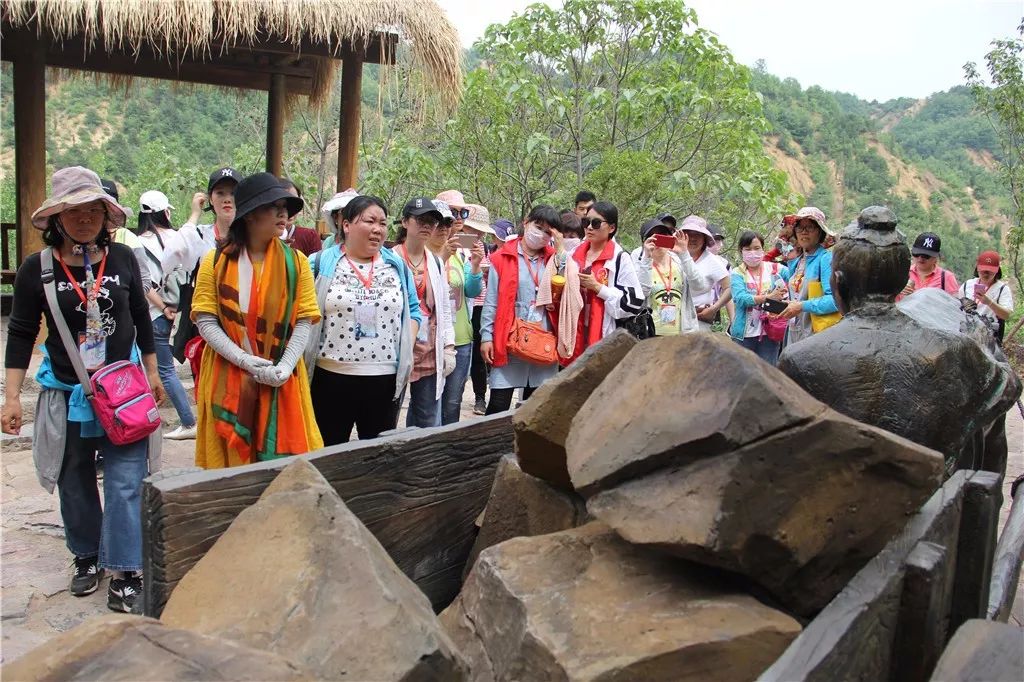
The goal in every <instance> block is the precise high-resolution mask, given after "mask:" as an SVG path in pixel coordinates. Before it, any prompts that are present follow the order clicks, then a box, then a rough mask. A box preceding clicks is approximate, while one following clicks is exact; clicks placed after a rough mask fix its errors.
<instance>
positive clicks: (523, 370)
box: [480, 206, 561, 414]
mask: <svg viewBox="0 0 1024 682" xmlns="http://www.w3.org/2000/svg"><path fill="white" fill-rule="evenodd" d="M560 226H561V220H560V219H559V216H558V213H557V212H556V211H555V209H553V208H551V207H550V206H537V207H535V208H534V209H533V210H532V211H530V215H529V216H527V218H526V220H525V221H524V223H523V231H522V237H521V238H520V239H514V240H512V241H508V242H505V245H504V246H502V247H501V248H500V249H498V250H497V251H496V252H494V253H493V254H492V255H491V271H490V273H489V275H488V280H487V298H486V300H485V301H484V310H483V314H482V316H481V324H480V337H481V339H482V342H481V344H480V355H481V356H483V359H484V362H486V363H487V364H488V365H490V366H491V373H490V377H489V383H490V386H491V397H490V402H489V403H488V405H487V414H495V413H497V412H504V411H505V410H507V409H509V407H510V406H511V405H512V394H513V393H514V392H515V390H516V389H517V388H522V389H523V399H524V400H525V399H527V398H529V397H530V395H531V394H532V393H533V392H534V390H536V388H537V387H538V386H540V385H541V384H542V383H544V382H545V381H547V380H548V379H550V378H551V377H553V376H555V374H556V373H557V372H558V361H557V359H552V361H551V362H550V363H536V362H531V361H529V360H526V359H523V358H522V357H518V356H517V355H515V354H513V353H511V352H510V346H509V334H510V332H511V331H512V329H513V325H514V324H516V323H518V322H520V321H522V322H527V323H533V324H535V325H538V326H539V327H540V328H541V329H542V330H544V331H546V332H553V330H556V329H557V328H558V320H557V313H556V312H555V311H554V310H549V309H548V308H547V307H546V306H543V305H538V303H537V299H538V294H539V292H540V288H541V284H542V277H543V276H544V273H545V270H546V269H547V263H548V261H549V260H550V259H551V258H552V257H553V256H554V255H555V250H554V249H553V248H552V246H551V240H552V235H553V234H554V233H555V232H556V231H557V228H558V227H560Z"/></svg>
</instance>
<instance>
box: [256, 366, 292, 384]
mask: <svg viewBox="0 0 1024 682" xmlns="http://www.w3.org/2000/svg"><path fill="white" fill-rule="evenodd" d="M291 375H292V373H291V372H289V371H288V370H287V368H285V367H282V366H281V365H267V366H265V367H260V368H259V369H257V370H256V372H255V373H254V374H253V377H255V379H256V381H258V382H259V383H261V384H265V385H267V386H274V387H278V386H284V383H285V382H286V381H288V377H290V376H291Z"/></svg>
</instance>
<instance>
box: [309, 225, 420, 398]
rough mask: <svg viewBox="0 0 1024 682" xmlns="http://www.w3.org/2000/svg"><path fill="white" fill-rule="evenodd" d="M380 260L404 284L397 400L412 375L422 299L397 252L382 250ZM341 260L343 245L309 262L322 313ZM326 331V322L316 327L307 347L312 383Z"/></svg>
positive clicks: (324, 251)
mask: <svg viewBox="0 0 1024 682" xmlns="http://www.w3.org/2000/svg"><path fill="white" fill-rule="evenodd" d="M380 255H381V258H383V259H384V262H385V263H387V264H388V265H390V266H391V267H393V268H394V269H395V271H396V272H398V276H399V279H400V280H401V282H402V291H403V292H404V293H405V296H404V298H405V302H406V305H405V309H404V310H403V311H402V333H401V335H400V336H399V348H398V377H397V378H396V380H395V399H396V400H397V399H398V397H399V396H400V395H401V394H402V391H404V390H405V385H406V384H407V383H408V381H409V376H410V375H411V374H412V351H413V346H414V345H415V342H416V337H415V335H414V334H413V333H412V320H416V324H418V325H420V324H423V314H422V313H421V312H420V299H419V296H417V295H416V283H415V281H414V280H413V277H412V272H410V270H409V268H408V267H407V266H406V264H405V261H403V260H402V259H401V258H400V257H399V256H398V255H397V254H395V252H394V251H392V250H391V249H388V248H382V249H381V250H380ZM340 261H341V245H340V244H334V245H333V246H331V247H330V248H327V249H323V250H321V251H319V252H317V253H315V254H313V257H312V258H310V259H309V267H310V269H311V270H312V271H313V279H314V282H315V288H316V299H317V303H318V304H319V306H320V312H321V314H322V313H323V311H324V304H325V303H326V300H327V291H328V290H329V289H330V288H331V281H332V280H333V279H334V270H335V268H337V267H338V263H339V262H340ZM322 331H323V320H321V321H320V322H319V323H318V324H315V325H313V328H312V329H311V330H310V335H309V343H308V344H307V345H306V352H305V353H304V360H305V362H306V372H307V374H308V376H309V380H310V381H312V380H313V372H314V370H315V369H316V357H317V355H318V354H319V352H320V343H321V341H322V339H321V334H322Z"/></svg>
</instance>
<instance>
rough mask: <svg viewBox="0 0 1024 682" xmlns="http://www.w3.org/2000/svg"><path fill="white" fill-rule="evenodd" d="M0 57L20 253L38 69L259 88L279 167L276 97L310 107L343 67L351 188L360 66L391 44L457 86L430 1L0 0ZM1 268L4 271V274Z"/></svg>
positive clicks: (276, 168) (36, 182)
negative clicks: (10, 81) (9, 87)
mask: <svg viewBox="0 0 1024 682" xmlns="http://www.w3.org/2000/svg"><path fill="white" fill-rule="evenodd" d="M0 38H2V41H0V58H2V59H4V60H7V61H11V62H13V65H14V118H15V150H16V159H15V169H16V180H17V190H18V218H17V221H18V233H19V241H18V260H19V261H20V260H21V257H22V255H23V254H25V253H32V252H33V251H35V250H38V248H39V247H40V246H41V244H40V242H39V238H38V237H39V236H38V233H37V232H36V231H35V230H33V229H32V228H31V226H30V223H29V216H30V215H31V212H32V211H33V210H34V209H35V208H36V207H38V206H39V204H41V203H42V201H43V198H44V195H45V191H46V180H47V178H46V161H45V159H46V143H45V121H46V116H45V102H46V97H45V69H46V67H47V66H51V67H57V68H63V69H77V70H85V71H93V72H97V73H103V74H109V75H111V76H112V77H115V78H133V77H143V78H164V79H169V80H175V81H183V82H188V83H202V84H209V85H217V86H222V87H236V88H249V89H256V90H265V91H266V92H267V93H268V96H267V107H268V108H267V112H268V115H267V170H269V171H270V172H272V173H280V172H281V158H282V152H283V149H282V137H283V130H284V112H285V103H286V101H287V100H288V98H289V97H290V96H291V97H294V96H296V95H298V96H306V97H308V98H309V102H310V104H312V105H318V104H320V103H322V102H323V100H324V99H325V98H326V97H328V96H329V93H330V90H331V85H332V83H333V81H334V77H335V75H336V73H337V69H338V68H339V64H340V68H341V69H342V96H341V111H340V130H339V145H338V146H339V149H338V188H339V189H343V188H345V187H349V186H353V185H355V184H356V171H357V160H358V159H357V152H358V142H359V105H360V86H361V80H362V65H363V63H364V62H369V63H376V64H390V63H393V62H394V59H395V52H396V48H397V46H398V43H399V41H400V40H406V41H408V42H409V43H410V48H411V55H412V60H413V63H414V64H415V65H416V66H417V67H418V68H419V69H420V70H422V71H423V73H424V74H425V76H426V78H427V81H428V82H429V83H430V84H431V85H432V87H433V89H435V90H436V91H437V92H439V93H441V94H442V96H445V97H447V98H449V101H451V99H453V98H455V97H457V93H458V92H459V89H460V87H461V66H460V64H461V50H460V43H459V37H458V33H457V32H456V30H455V27H454V26H453V25H452V24H451V22H450V21H448V18H447V16H446V15H445V13H444V11H443V10H441V8H440V7H439V6H438V5H437V3H436V2H435V0H0ZM5 274H6V273H5Z"/></svg>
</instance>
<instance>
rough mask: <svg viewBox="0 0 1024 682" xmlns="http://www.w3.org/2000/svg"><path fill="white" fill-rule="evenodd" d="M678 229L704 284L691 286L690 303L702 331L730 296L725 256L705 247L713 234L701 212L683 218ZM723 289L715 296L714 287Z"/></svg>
mask: <svg viewBox="0 0 1024 682" xmlns="http://www.w3.org/2000/svg"><path fill="white" fill-rule="evenodd" d="M677 232H686V233H687V240H686V250H687V251H688V252H689V254H690V257H691V258H692V259H693V263H694V265H696V266H697V272H699V273H700V274H701V278H702V279H703V286H702V287H700V288H697V287H694V289H693V305H694V308H695V310H696V313H697V325H698V327H699V328H700V329H701V331H711V324H712V322H713V321H714V319H715V317H716V316H717V315H718V311H719V310H721V309H722V308H723V307H725V305H726V304H727V303H728V302H729V301H731V300H732V289H731V282H730V280H729V268H728V267H726V262H725V259H724V258H722V257H720V256H716V255H715V254H713V253H712V252H711V250H710V249H709V248H708V247H709V246H711V244H712V242H714V240H715V238H714V237H713V236H712V234H711V231H710V230H709V229H708V224H707V221H706V220H704V219H703V218H701V217H700V216H696V215H690V216H686V217H685V218H683V222H681V223H680V224H679V228H678V229H677ZM716 287H717V288H719V289H720V290H721V291H722V292H723V293H722V294H721V296H718V297H716V296H715V288H716Z"/></svg>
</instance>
